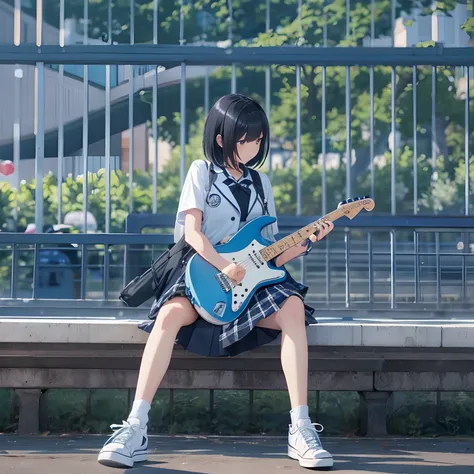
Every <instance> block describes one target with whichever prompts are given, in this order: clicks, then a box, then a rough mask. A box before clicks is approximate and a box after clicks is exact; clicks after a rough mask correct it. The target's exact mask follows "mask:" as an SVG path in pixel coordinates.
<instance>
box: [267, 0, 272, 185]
mask: <svg viewBox="0 0 474 474" xmlns="http://www.w3.org/2000/svg"><path fill="white" fill-rule="evenodd" d="M265 31H266V33H267V34H268V33H269V32H270V0H267V3H266V9H265ZM271 79H272V70H271V68H270V66H266V67H265V113H266V114H267V117H268V121H269V122H270V111H271V99H272V97H271ZM268 175H269V178H270V181H271V179H272V176H273V157H272V150H271V149H270V150H269V151H268Z"/></svg>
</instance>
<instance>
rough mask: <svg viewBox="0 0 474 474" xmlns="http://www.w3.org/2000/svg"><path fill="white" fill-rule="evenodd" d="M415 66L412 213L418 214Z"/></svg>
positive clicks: (414, 79) (414, 83)
mask: <svg viewBox="0 0 474 474" xmlns="http://www.w3.org/2000/svg"><path fill="white" fill-rule="evenodd" d="M416 83H417V80H416V66H413V213H414V214H418V133H417V120H418V119H417V104H416V89H417V84H416Z"/></svg>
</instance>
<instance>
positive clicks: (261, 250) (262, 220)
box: [185, 196, 375, 325]
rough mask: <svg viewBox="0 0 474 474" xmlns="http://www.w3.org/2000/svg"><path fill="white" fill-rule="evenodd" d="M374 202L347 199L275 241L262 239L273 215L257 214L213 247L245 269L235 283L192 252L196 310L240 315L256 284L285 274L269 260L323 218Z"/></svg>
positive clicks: (213, 319)
mask: <svg viewBox="0 0 474 474" xmlns="http://www.w3.org/2000/svg"><path fill="white" fill-rule="evenodd" d="M374 206H375V203H374V201H373V200H372V199H370V198H369V197H368V196H366V197H361V198H355V199H348V200H347V201H343V202H341V203H340V204H339V206H338V207H337V209H336V210H334V211H332V212H330V213H329V214H327V215H326V216H324V217H322V218H321V219H318V220H317V221H315V222H312V223H311V224H308V225H307V226H306V227H303V228H302V229H300V230H298V231H296V232H294V233H293V234H290V235H288V236H286V237H284V238H283V239H281V240H279V241H278V242H274V243H272V242H270V241H268V240H266V239H264V238H263V237H262V234H261V231H262V229H263V228H264V227H265V226H267V225H270V224H272V223H273V222H275V218H274V217H271V216H261V217H257V218H256V219H253V220H251V221H250V222H248V223H247V224H245V225H244V226H243V227H242V228H241V229H240V230H239V231H238V232H237V233H236V234H235V235H234V236H233V237H232V238H231V239H230V240H229V241H228V242H227V243H225V244H221V245H216V247H215V249H216V250H217V251H218V252H219V253H220V254H221V255H222V256H223V257H224V258H226V259H227V260H229V261H230V262H234V263H238V264H240V265H242V266H243V267H244V268H245V269H246V274H245V277H244V279H243V280H242V281H241V282H240V283H238V284H235V283H234V282H233V281H232V280H231V279H230V278H229V277H228V276H227V275H225V274H224V273H222V272H220V271H219V270H218V269H217V268H215V267H214V266H212V265H211V264H210V263H208V262H207V261H206V260H204V259H203V258H202V257H201V256H200V255H198V254H194V255H193V256H192V257H191V259H190V260H189V262H188V265H187V267H186V276H185V282H186V292H187V294H188V296H189V298H190V299H191V302H192V304H193V305H194V307H195V308H196V311H197V312H198V313H199V314H200V315H201V316H202V317H203V318H204V319H205V320H206V321H209V322H210V323H213V324H219V325H220V324H228V323H230V322H232V321H234V320H235V319H237V318H238V317H239V316H240V314H241V313H242V312H243V311H244V310H245V308H246V307H247V304H248V302H249V301H250V298H252V296H253V295H254V293H255V292H256V291H257V290H258V289H259V288H261V287H262V286H268V285H273V284H275V283H278V282H281V281H283V280H284V279H285V278H286V271H285V269H284V268H283V267H281V268H278V267H275V266H274V265H271V264H270V263H269V262H270V260H272V259H273V258H275V257H277V256H278V255H280V254H281V253H283V252H284V251H285V250H287V249H289V248H291V247H293V246H295V245H298V244H299V243H300V242H302V241H303V240H305V239H307V238H308V237H309V236H310V235H311V234H314V233H315V232H317V231H318V229H319V227H320V225H321V223H322V222H324V221H335V220H337V219H339V218H340V217H342V216H346V217H348V218H349V219H353V218H354V217H355V216H356V215H357V214H358V213H359V212H360V211H361V210H362V209H366V210H367V211H371V210H372V209H373V208H374Z"/></svg>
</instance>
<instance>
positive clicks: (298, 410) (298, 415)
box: [290, 405, 311, 426]
mask: <svg viewBox="0 0 474 474" xmlns="http://www.w3.org/2000/svg"><path fill="white" fill-rule="evenodd" d="M290 415H291V424H292V425H293V426H298V425H303V424H305V423H311V419H310V417H309V409H308V405H300V406H297V407H295V408H293V410H291V411H290ZM298 422H300V423H298Z"/></svg>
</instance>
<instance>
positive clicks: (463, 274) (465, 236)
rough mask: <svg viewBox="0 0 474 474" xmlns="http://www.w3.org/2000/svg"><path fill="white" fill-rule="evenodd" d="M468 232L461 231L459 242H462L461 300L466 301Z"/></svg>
mask: <svg viewBox="0 0 474 474" xmlns="http://www.w3.org/2000/svg"><path fill="white" fill-rule="evenodd" d="M468 239H469V234H468V233H467V232H463V233H462V234H461V242H463V243H464V246H463V248H462V256H461V301H466V297H467V291H466V283H467V265H466V253H467V252H466V250H467V249H468V248H469V247H468V242H469V240H468Z"/></svg>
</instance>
